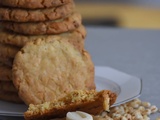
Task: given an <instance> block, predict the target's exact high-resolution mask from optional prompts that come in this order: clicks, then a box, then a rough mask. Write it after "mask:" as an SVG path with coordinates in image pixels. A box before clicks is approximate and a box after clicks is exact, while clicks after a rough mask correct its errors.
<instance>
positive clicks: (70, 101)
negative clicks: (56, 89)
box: [24, 90, 116, 120]
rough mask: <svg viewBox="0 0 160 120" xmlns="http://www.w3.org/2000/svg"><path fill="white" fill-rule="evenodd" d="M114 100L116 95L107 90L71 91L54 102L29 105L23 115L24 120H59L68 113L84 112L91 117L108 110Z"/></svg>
mask: <svg viewBox="0 0 160 120" xmlns="http://www.w3.org/2000/svg"><path fill="white" fill-rule="evenodd" d="M115 100H116V94H115V93H112V92H111V91H108V90H103V91H100V92H96V91H94V90H91V91H84V90H79V91H73V92H71V93H69V94H67V95H66V96H65V97H64V98H61V99H59V100H57V101H54V102H45V103H43V104H39V105H33V104H31V105H30V106H29V109H28V110H27V111H26V112H25V113H24V115H25V119H26V120H36V119H38V120H42V119H49V118H59V117H60V118H61V117H64V116H66V113H67V112H68V111H76V110H78V111H84V112H87V113H90V114H93V115H97V114H99V113H101V112H102V111H103V110H109V107H110V105H112V104H113V103H114V102H115Z"/></svg>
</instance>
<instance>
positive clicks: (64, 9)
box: [0, 3, 74, 22]
mask: <svg viewBox="0 0 160 120" xmlns="http://www.w3.org/2000/svg"><path fill="white" fill-rule="evenodd" d="M73 11H74V3H68V4H65V5H63V6H57V7H53V8H47V9H36V10H28V9H18V8H6V7H1V8H0V20H4V21H14V22H41V21H48V20H56V19H61V18H64V17H65V16H67V15H69V14H71V13H72V12H73Z"/></svg>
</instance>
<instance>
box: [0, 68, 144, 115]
mask: <svg viewBox="0 0 160 120" xmlns="http://www.w3.org/2000/svg"><path fill="white" fill-rule="evenodd" d="M95 76H96V77H95V83H96V87H97V90H98V91H99V90H104V89H108V90H112V91H113V92H115V93H117V94H118V98H117V101H116V103H115V104H114V105H113V106H116V105H119V104H122V103H125V102H128V101H130V100H132V99H134V98H137V97H139V96H140V94H141V90H142V81H141V79H139V78H137V77H134V76H131V75H128V74H126V73H123V72H120V71H117V70H115V69H113V68H110V67H100V66H96V67H95ZM26 110H27V106H25V105H20V104H13V103H9V102H4V101H0V115H1V116H17V117H18V116H23V113H24V112H25V111H26Z"/></svg>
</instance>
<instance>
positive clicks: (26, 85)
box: [12, 38, 95, 105]
mask: <svg viewBox="0 0 160 120" xmlns="http://www.w3.org/2000/svg"><path fill="white" fill-rule="evenodd" d="M63 39H65V38H63ZM12 76H13V83H14V85H15V87H16V88H17V89H18V93H19V96H20V98H21V99H22V100H23V101H24V102H25V103H26V104H27V105H29V104H31V103H32V104H40V103H43V102H46V101H53V100H55V99H58V98H61V97H63V96H64V95H66V94H67V93H69V92H71V91H73V90H77V89H82V90H86V89H87V90H88V89H95V83H94V64H93V62H92V60H91V57H90V55H89V53H88V52H87V51H85V50H83V51H81V52H80V51H79V50H77V49H76V48H75V47H74V46H73V45H72V44H70V43H69V42H67V41H65V40H60V39H58V38H57V39H50V40H49V39H48V40H41V39H39V40H36V41H32V42H28V43H27V44H26V45H25V46H24V47H23V48H22V49H21V51H19V52H18V53H17V54H16V56H15V59H14V62H13V69H12Z"/></svg>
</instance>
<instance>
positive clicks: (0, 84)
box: [0, 81, 17, 93]
mask: <svg viewBox="0 0 160 120" xmlns="http://www.w3.org/2000/svg"><path fill="white" fill-rule="evenodd" d="M0 91H6V92H15V93H16V92H17V90H16V88H15V87H14V85H13V82H12V81H0Z"/></svg>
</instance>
